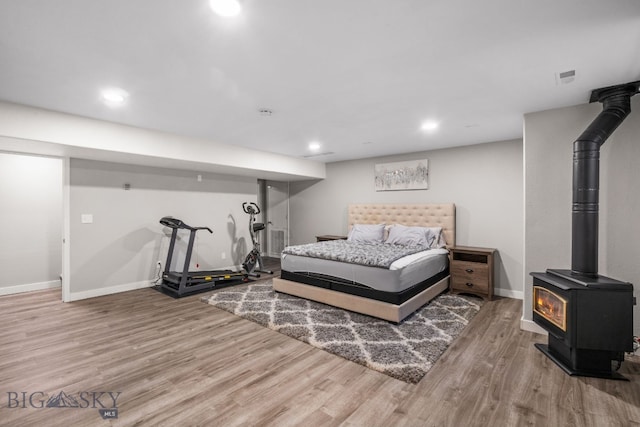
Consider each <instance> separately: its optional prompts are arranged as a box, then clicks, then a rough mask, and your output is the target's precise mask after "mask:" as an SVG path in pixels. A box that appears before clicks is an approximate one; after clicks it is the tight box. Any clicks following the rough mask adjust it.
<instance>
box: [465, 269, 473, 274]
mask: <svg viewBox="0 0 640 427" xmlns="http://www.w3.org/2000/svg"><path fill="white" fill-rule="evenodd" d="M465 271H466V272H467V273H473V269H471V268H467V269H466V270H465Z"/></svg>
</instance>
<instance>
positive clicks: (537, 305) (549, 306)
mask: <svg viewBox="0 0 640 427" xmlns="http://www.w3.org/2000/svg"><path fill="white" fill-rule="evenodd" d="M533 301H534V303H533V311H534V312H535V313H538V314H539V315H540V316H542V317H544V318H545V319H547V320H548V321H549V322H551V323H553V324H554V325H556V326H557V327H558V328H560V329H562V330H563V331H566V330H567V300H565V299H564V298H562V297H561V296H559V295H557V294H555V293H553V292H551V291H550V290H548V289H545V288H542V287H540V286H534V288H533Z"/></svg>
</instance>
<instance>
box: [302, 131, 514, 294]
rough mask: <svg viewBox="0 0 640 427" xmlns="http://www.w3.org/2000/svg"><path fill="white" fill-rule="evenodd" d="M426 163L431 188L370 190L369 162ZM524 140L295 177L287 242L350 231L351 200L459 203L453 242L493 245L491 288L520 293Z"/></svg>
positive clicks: (333, 166) (335, 166) (342, 165)
mask: <svg viewBox="0 0 640 427" xmlns="http://www.w3.org/2000/svg"><path fill="white" fill-rule="evenodd" d="M415 159H428V160H429V189H428V190H413V191H375V188H374V165H375V164H377V163H387V162H396V161H403V160H415ZM522 164H523V162H522V141H521V140H512V141H502V142H494V143H488V144H481V145H473V146H467V147H458V148H452V149H442V150H433V151H424V152H419V153H411V154H404V155H398V156H389V157H379V158H369V159H362V160H354V161H346V162H336V163H329V164H327V178H326V179H324V180H322V181H305V182H292V183H291V186H290V194H291V201H290V203H291V205H290V206H291V244H302V243H307V242H312V241H315V236H316V235H320V234H346V233H347V207H348V205H349V204H350V203H446V202H453V203H455V204H456V223H457V224H456V243H457V244H459V245H471V246H482V247H492V248H496V249H498V256H497V261H496V283H495V285H496V293H497V294H499V295H503V296H510V297H515V298H522V290H523V283H522V277H523V274H522V250H523V240H522V239H523V234H524V233H523V196H522V193H523V191H522V188H523V170H522Z"/></svg>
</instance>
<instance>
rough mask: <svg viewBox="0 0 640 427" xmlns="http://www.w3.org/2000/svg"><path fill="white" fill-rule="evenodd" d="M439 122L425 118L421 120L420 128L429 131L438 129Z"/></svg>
mask: <svg viewBox="0 0 640 427" xmlns="http://www.w3.org/2000/svg"><path fill="white" fill-rule="evenodd" d="M439 125H440V124H439V123H438V122H436V121H434V120H427V121H425V122H422V125H421V126H420V129H422V130H424V131H427V132H430V131H434V130H436V129H438V126H439Z"/></svg>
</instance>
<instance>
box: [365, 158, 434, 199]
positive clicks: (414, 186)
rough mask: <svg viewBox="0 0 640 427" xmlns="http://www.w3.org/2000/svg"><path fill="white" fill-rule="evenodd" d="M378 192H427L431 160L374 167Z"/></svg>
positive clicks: (382, 164)
mask: <svg viewBox="0 0 640 427" xmlns="http://www.w3.org/2000/svg"><path fill="white" fill-rule="evenodd" d="M374 176H375V187H376V191H397V190H426V189H428V188H429V160H428V159H421V160H408V161H404V162H393V163H379V164H376V165H375V167H374Z"/></svg>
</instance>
